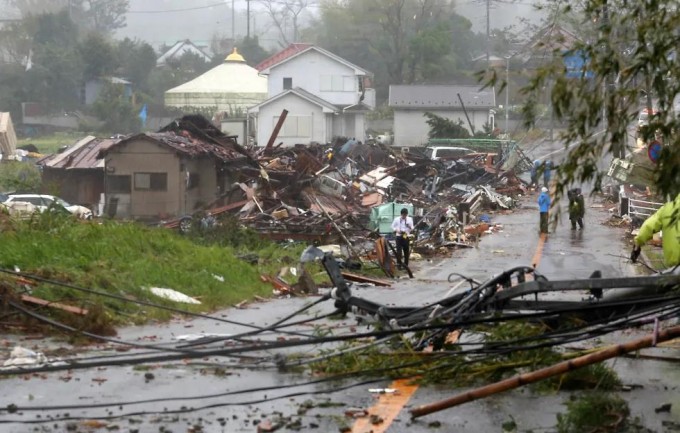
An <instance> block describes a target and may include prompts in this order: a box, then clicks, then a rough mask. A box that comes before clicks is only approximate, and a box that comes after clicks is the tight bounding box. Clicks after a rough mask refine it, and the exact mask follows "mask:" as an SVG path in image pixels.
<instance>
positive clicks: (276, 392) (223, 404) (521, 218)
mask: <svg viewBox="0 0 680 433" xmlns="http://www.w3.org/2000/svg"><path fill="white" fill-rule="evenodd" d="M560 148H561V145H558V144H551V143H548V144H546V145H544V146H541V147H540V148H537V149H535V154H532V155H530V156H531V157H532V158H533V157H537V156H540V154H543V155H545V154H549V153H550V152H555V153H553V154H551V157H552V158H553V160H556V161H559V159H558V157H559V150H560ZM536 197H537V194H536V193H531V194H529V195H528V196H527V197H525V198H524V199H523V200H522V204H521V206H520V207H519V208H518V209H516V210H514V211H512V212H509V213H506V214H503V213H492V214H490V216H491V218H492V223H496V224H501V225H502V227H503V228H502V230H501V231H498V232H495V233H493V234H490V235H487V236H484V237H483V238H482V241H481V242H480V243H479V245H478V246H477V247H476V248H472V249H460V250H456V251H454V252H453V253H452V254H451V257H449V258H446V259H443V260H437V261H420V262H414V263H413V269H414V272H415V277H416V278H415V279H413V280H411V279H408V278H400V279H399V280H397V281H395V284H394V285H393V287H391V288H377V287H354V288H353V294H354V295H357V296H363V297H366V298H368V299H373V300H375V301H377V302H381V303H384V304H387V305H422V304H424V303H427V302H429V301H434V300H436V299H438V298H441V297H442V296H444V295H445V294H446V293H448V292H449V291H450V290H451V287H452V284H451V283H449V282H448V281H447V278H448V276H449V274H450V273H452V272H458V273H462V274H465V275H467V276H469V277H473V278H475V279H477V280H484V279H486V278H488V277H490V276H491V275H494V274H497V273H498V272H499V271H502V270H504V269H508V268H511V267H514V266H517V265H532V264H536V265H537V270H538V271H539V272H541V273H542V274H544V275H546V276H547V277H548V278H549V279H551V280H553V279H572V278H573V279H578V278H586V277H588V276H589V275H590V274H591V273H592V271H594V270H600V271H602V273H603V276H604V277H608V276H622V275H635V274H637V273H639V268H637V267H635V266H632V265H631V264H630V263H629V262H628V260H627V259H626V258H625V257H626V256H627V255H628V253H629V250H630V246H629V244H628V243H627V241H626V240H625V239H624V235H625V232H624V230H623V229H621V228H614V227H610V226H608V225H604V224H603V223H604V222H605V221H607V220H608V219H609V215H610V214H609V212H608V211H607V209H606V207H605V206H607V205H608V204H607V203H604V202H602V200H601V198H599V197H587V209H586V218H585V229H584V230H583V231H580V230H577V231H572V230H570V226H569V222H568V220H567V219H566V216H564V218H562V221H561V222H558V224H557V225H556V226H555V227H554V230H553V231H552V232H551V233H550V235H549V236H548V239H547V240H546V241H545V242H541V240H540V238H539V233H538V208H537V205H536V203H535V201H536ZM561 205H562V208H563V209H565V208H566V199H565V203H561ZM575 296H584V294H577V295H575ZM317 299H319V298H317V297H310V298H304V299H302V298H292V299H278V300H272V301H268V302H261V303H254V304H250V305H249V306H248V307H246V308H245V309H230V310H225V311H222V312H218V313H216V314H215V315H214V316H216V317H220V318H223V319H228V320H230V321H234V322H243V323H250V324H254V325H258V326H267V325H270V324H272V323H275V322H276V321H277V320H279V319H281V318H283V317H285V316H286V315H288V314H289V313H291V312H293V311H295V310H297V309H299V308H301V307H303V306H305V305H307V304H309V303H310V302H313V301H315V300H317ZM332 310H333V306H332V302H331V301H327V302H324V303H321V304H319V305H317V306H314V307H312V308H311V309H309V310H308V311H306V312H305V313H304V314H303V317H313V316H315V315H321V314H324V313H327V312H330V311H332ZM328 323H329V326H330V327H331V328H332V329H333V330H334V332H336V333H338V334H339V333H342V332H350V333H351V332H366V331H368V329H367V328H366V327H365V326H364V327H362V326H357V324H356V323H355V321H353V320H352V318H351V317H348V318H347V319H346V320H344V321H333V322H328ZM249 330H250V328H248V327H243V326H237V325H234V324H229V323H223V322H217V321H215V320H208V319H191V320H189V319H177V320H174V321H172V322H171V323H166V324H155V325H154V324H152V325H148V326H143V327H131V328H126V329H122V330H120V333H119V336H118V338H120V339H121V340H124V341H132V342H137V343H140V344H154V345H157V346H163V347H174V346H176V345H177V344H180V342H182V341H184V340H185V339H186V338H187V337H188V336H191V335H205V334H212V335H225V334H235V333H240V332H245V331H249ZM291 330H295V331H296V332H301V333H305V334H313V333H314V332H319V330H318V329H314V328H312V327H309V326H305V325H299V326H296V327H294V328H291ZM643 332H650V331H649V330H648V329H646V330H645V329H643V330H641V331H636V332H631V333H629V334H626V335H618V336H616V337H612V338H615V339H619V338H621V339H626V340H627V339H632V338H634V337H635V336H637V335H642V334H641V333H643ZM5 338H6V339H5V340H4V346H5V348H6V349H10V348H12V347H14V346H15V345H21V346H23V347H27V348H31V349H34V350H37V351H43V350H46V349H47V348H50V347H51V348H54V347H67V345H66V344H65V343H63V342H58V341H47V340H32V339H27V338H26V337H20V338H17V337H5ZM262 338H263V339H269V340H276V341H281V342H285V341H295V340H296V339H297V338H299V336H295V335H280V334H276V335H266V336H263V337H262ZM335 345H337V343H334V344H333V345H330V346H324V347H308V346H303V347H300V348H289V349H286V350H285V351H283V352H280V351H276V352H274V351H259V352H251V353H248V354H247V356H250V357H253V358H249V359H243V358H241V359H239V358H233V357H216V356H215V357H212V356H211V357H204V358H200V359H195V360H191V361H187V360H177V361H171V362H162V361H160V360H159V361H158V362H154V363H152V364H145V365H144V366H132V365H121V366H107V367H99V368H92V369H84V370H64V371H59V372H53V373H44V374H34V375H23V376H15V377H11V378H6V379H2V381H1V382H0V384H1V387H2V393H0V394H1V395H0V407H8V405H16V406H17V407H18V411H17V412H16V413H8V411H3V412H0V432H27V431H46V432H62V431H90V430H91V429H95V428H102V429H104V428H106V429H108V430H115V431H121V432H159V431H160V432H169V431H172V432H189V431H193V432H198V431H203V432H255V431H258V428H259V429H261V430H262V431H266V429H264V428H263V427H266V426H268V425H269V423H273V424H274V425H276V423H277V422H278V421H277V420H284V421H283V424H282V425H281V426H280V428H279V429H278V430H277V431H305V432H311V431H318V432H337V431H340V430H341V428H344V427H348V428H351V430H350V431H353V432H355V433H368V432H369V431H372V432H373V433H379V432H389V433H399V432H413V433H419V432H432V431H442V432H452V431H456V432H500V431H502V428H501V424H502V423H504V422H506V421H510V420H514V421H515V422H516V423H517V426H518V431H529V430H533V431H551V429H553V427H554V425H555V424H556V415H557V413H559V412H562V411H564V410H565V407H564V405H563V403H564V402H565V401H567V399H568V398H569V394H568V393H566V392H560V393H555V394H548V395H546V394H541V395H536V394H533V393H531V392H529V391H527V390H523V389H518V390H515V391H511V392H506V393H503V394H498V395H496V396H493V397H489V398H487V399H484V400H480V401H476V402H472V403H468V404H464V405H462V406H458V407H456V408H451V409H447V410H445V411H441V412H438V413H435V414H432V415H428V416H425V417H423V418H420V419H418V420H416V421H412V420H410V416H409V413H408V410H409V409H410V408H412V407H415V406H417V405H421V404H427V403H432V402H435V401H438V400H440V399H442V398H446V397H450V396H452V395H454V394H457V393H459V392H461V391H463V390H461V389H450V388H447V387H437V386H427V387H420V388H418V389H416V390H414V392H413V394H412V395H411V396H410V398H409V399H405V398H403V397H404V396H402V400H404V401H397V400H398V399H395V401H393V404H392V405H391V409H390V410H391V411H392V412H393V413H394V419H389V418H385V421H384V422H383V423H381V424H375V425H372V424H370V423H367V422H366V421H365V420H363V421H361V420H360V421H355V420H353V419H352V418H349V417H347V416H346V415H345V412H347V411H348V410H349V409H350V408H361V409H368V408H374V407H376V405H377V404H378V401H379V399H380V398H382V399H383V400H386V401H387V402H388V403H389V399H390V395H389V394H383V395H382V396H381V395H380V394H376V393H374V392H371V391H370V390H373V389H385V388H389V387H391V386H392V385H393V384H392V383H391V382H389V381H384V380H377V381H372V382H367V383H359V382H357V380H356V379H352V380H337V381H333V382H323V381H320V382H317V383H310V381H314V380H318V379H320V378H318V377H312V378H310V377H308V376H307V375H306V374H302V373H300V372H296V370H294V369H290V368H289V369H287V370H284V371H279V370H277V369H272V368H262V369H254V368H251V367H252V361H253V359H263V360H276V359H278V360H281V359H284V358H282V357H278V358H274V357H275V356H276V354H277V353H285V354H287V355H293V354H295V353H299V352H303V353H304V354H310V353H318V351H319V350H321V349H324V348H330V347H334V346H335ZM115 347H116V346H115V345H110V344H102V345H100V346H98V347H95V348H79V349H77V350H76V352H77V355H78V356H80V357H87V358H90V359H92V357H94V356H101V357H105V358H100V359H102V360H105V361H112V362H118V361H124V360H125V359H128V360H129V359H131V358H134V357H135V356H136V353H138V352H139V350H134V349H133V350H129V351H122V352H121V351H117V350H116V349H115ZM212 347H221V348H224V349H229V348H231V347H233V346H230V345H228V344H222V343H218V344H215V345H212ZM69 349H71V348H69ZM645 353H654V354H659V353H662V354H664V355H667V356H675V357H676V358H677V357H680V356H679V355H680V350H679V349H677V348H675V349H671V348H665V349H651V350H649V351H646V352H645ZM68 356H73V355H68ZM285 359H286V360H287V362H288V363H290V362H293V361H294V357H292V356H289V357H288V358H285ZM610 364H611V365H613V366H614V368H615V369H616V370H617V372H618V373H619V374H620V376H621V377H622V378H623V381H624V383H629V384H635V385H640V387H634V390H632V391H631V392H629V393H626V394H624V398H626V399H627V400H628V401H629V404H630V406H631V411H632V413H633V414H634V415H636V416H640V417H642V419H643V421H644V424H645V425H647V426H648V427H649V428H651V429H652V430H653V431H664V428H665V427H664V424H663V423H664V422H666V425H668V424H667V423H669V422H674V423H680V399H679V397H678V396H680V392H679V391H678V386H680V370H678V369H677V363H676V364H672V363H669V362H661V361H651V360H639V359H618V360H616V361H614V362H612V363H610ZM246 366H249V368H245V367H246ZM664 403H672V409H671V412H669V413H665V412H664V413H660V414H657V413H655V411H654V409H655V408H657V407H659V406H661V405H662V404H664ZM57 406H59V407H57ZM50 407H52V409H50ZM71 418H73V419H71ZM95 419H99V420H95ZM86 420H90V421H86ZM98 423H99V424H98Z"/></svg>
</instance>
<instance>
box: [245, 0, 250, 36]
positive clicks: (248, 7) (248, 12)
mask: <svg viewBox="0 0 680 433" xmlns="http://www.w3.org/2000/svg"><path fill="white" fill-rule="evenodd" d="M246 21H248V25H247V30H246V36H247V37H248V39H250V0H246Z"/></svg>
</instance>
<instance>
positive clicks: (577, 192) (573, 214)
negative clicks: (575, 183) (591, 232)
mask: <svg viewBox="0 0 680 433" xmlns="http://www.w3.org/2000/svg"><path fill="white" fill-rule="evenodd" d="M567 197H569V220H570V221H571V229H572V230H576V224H577V223H578V227H579V229H581V230H583V217H584V216H585V213H586V209H585V201H584V200H583V194H581V188H574V189H570V190H569V191H567Z"/></svg>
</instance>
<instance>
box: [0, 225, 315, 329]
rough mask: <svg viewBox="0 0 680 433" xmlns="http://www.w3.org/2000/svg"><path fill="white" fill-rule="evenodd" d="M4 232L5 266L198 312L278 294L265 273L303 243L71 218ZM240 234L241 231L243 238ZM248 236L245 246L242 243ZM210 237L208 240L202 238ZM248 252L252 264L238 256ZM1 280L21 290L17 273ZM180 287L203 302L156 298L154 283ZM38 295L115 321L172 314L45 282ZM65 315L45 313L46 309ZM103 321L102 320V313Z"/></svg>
mask: <svg viewBox="0 0 680 433" xmlns="http://www.w3.org/2000/svg"><path fill="white" fill-rule="evenodd" d="M1 230H2V231H1V232H0V267H2V268H3V269H10V270H11V269H15V267H17V268H19V269H20V270H21V272H24V273H28V274H33V275H37V276H40V277H42V278H46V279H49V280H56V281H59V282H64V283H68V284H71V285H74V286H78V287H83V288H88V289H94V290H98V291H104V292H106V293H109V294H113V295H118V296H122V297H125V298H127V299H130V300H142V301H148V302H152V303H155V304H161V305H166V306H173V307H177V308H182V309H187V310H191V311H195V312H199V311H201V312H205V311H211V310H215V309H217V308H220V307H225V306H230V305H233V304H236V303H238V302H241V301H243V300H248V299H252V298H253V297H254V296H256V295H260V296H271V294H272V286H271V285H270V284H267V283H263V282H262V281H261V280H260V275H261V274H276V273H277V272H278V271H279V270H280V269H281V267H282V266H283V265H284V264H288V265H294V264H295V263H297V262H298V259H299V257H300V252H301V250H302V249H303V248H304V246H303V245H300V246H295V247H291V248H285V249H284V248H281V247H280V246H278V245H276V244H273V243H269V242H263V241H261V240H260V239H259V238H258V237H257V235H256V234H253V233H249V232H248V231H247V230H244V229H238V230H230V232H231V236H232V239H231V240H229V242H231V244H230V245H225V244H224V242H223V243H220V242H219V239H220V238H219V235H218V234H217V233H213V235H212V236H213V237H214V239H208V240H206V238H205V237H201V236H189V237H184V236H181V235H179V234H178V233H177V232H176V231H172V230H169V229H164V228H155V227H153V228H152V227H146V226H142V225H139V224H134V223H119V222H113V221H104V222H99V221H94V222H80V221H74V220H73V219H72V218H70V217H68V216H57V215H41V216H36V217H35V218H34V219H33V220H29V221H9V220H7V219H5V220H4V224H3V226H2V227H1ZM239 233H241V235H240V237H239ZM239 239H240V240H242V241H243V240H245V242H244V243H243V242H242V243H239V242H238V241H237V240H239ZM199 242H203V244H201V243H199ZM243 255H247V256H248V261H245V260H242V259H240V258H239V256H241V257H242V256H243ZM0 284H3V285H4V286H6V287H7V286H9V287H12V289H13V290H16V288H17V286H18V285H17V284H16V281H15V279H14V278H13V276H11V275H8V274H4V273H3V274H0ZM149 287H162V288H169V289H173V290H177V291H179V292H182V293H184V294H186V295H188V296H191V297H194V298H196V299H198V300H200V302H201V304H200V305H191V304H180V303H175V302H172V301H168V300H164V299H162V298H159V297H157V296H155V295H153V294H152V293H151V292H150V291H149V290H148V289H147V288H149ZM32 295H33V296H37V297H40V298H43V299H47V300H50V301H57V302H62V303H66V304H70V305H77V306H82V307H84V308H88V309H90V310H93V311H101V312H103V313H104V314H105V315H106V317H107V320H108V321H109V322H110V323H111V324H112V325H122V324H126V323H141V322H145V321H148V320H154V319H156V320H164V319H168V318H169V317H170V316H171V313H169V312H167V311H163V310H159V309H156V308H153V307H149V306H140V305H137V304H134V303H132V302H126V301H124V300H116V299H111V298H106V297H102V296H98V295H95V294H89V293H86V292H83V291H80V290H77V289H73V288H64V287H60V286H57V285H54V284H49V283H39V284H37V285H36V286H35V287H33V289H32ZM45 311H49V314H57V315H63V314H61V313H59V312H58V311H57V312H55V311H52V310H43V314H48V313H46V312H45ZM100 319H101V318H100Z"/></svg>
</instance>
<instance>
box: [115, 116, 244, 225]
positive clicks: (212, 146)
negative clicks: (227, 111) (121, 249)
mask: <svg viewBox="0 0 680 433" xmlns="http://www.w3.org/2000/svg"><path fill="white" fill-rule="evenodd" d="M102 155H103V156H104V159H105V163H104V166H105V171H106V177H105V194H106V213H107V214H108V215H109V216H111V217H113V216H116V217H120V218H130V219H135V220H158V219H166V218H173V217H178V216H182V215H186V214H189V213H192V212H194V211H195V210H197V209H200V208H202V207H204V206H206V205H208V204H209V203H212V202H214V201H215V200H216V199H217V198H218V197H220V196H221V195H222V193H223V192H224V191H226V190H227V189H228V188H229V187H230V186H231V184H232V183H233V182H234V180H235V178H236V176H237V175H238V172H239V171H240V170H239V168H240V167H242V166H243V165H245V164H254V162H253V161H252V159H251V158H250V157H249V156H248V155H247V153H246V152H245V151H244V150H243V149H242V148H241V146H239V145H238V144H237V143H236V140H235V139H234V137H231V136H226V135H224V134H222V133H221V132H220V131H219V130H218V129H217V128H215V127H214V126H213V125H212V124H210V122H208V121H207V120H206V119H205V118H203V117H201V116H185V117H184V118H182V119H179V120H176V121H174V122H172V123H171V124H170V125H168V126H166V127H164V128H162V129H161V130H160V131H159V132H154V133H152V132H146V133H141V134H136V135H132V136H128V137H126V138H124V139H122V140H120V141H119V142H117V143H115V144H114V145H112V146H110V147H109V148H108V149H106V150H104V151H103V152H102Z"/></svg>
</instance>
